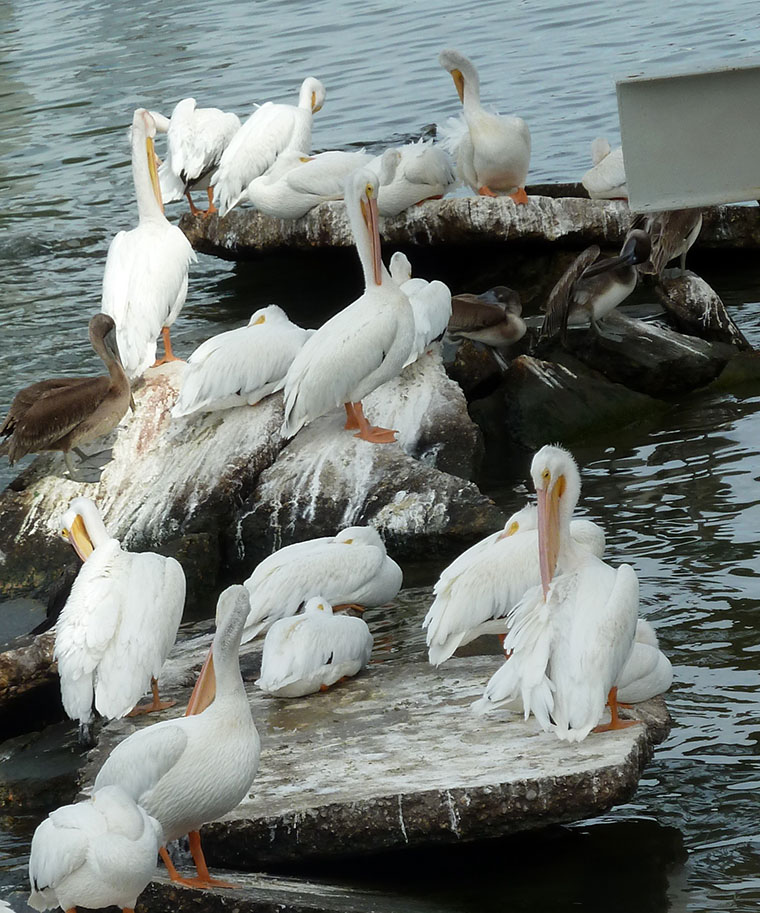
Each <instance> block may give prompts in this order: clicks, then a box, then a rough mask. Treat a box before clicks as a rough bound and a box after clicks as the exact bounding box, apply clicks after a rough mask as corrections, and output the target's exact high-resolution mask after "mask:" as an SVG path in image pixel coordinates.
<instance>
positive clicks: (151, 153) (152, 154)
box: [145, 136, 164, 212]
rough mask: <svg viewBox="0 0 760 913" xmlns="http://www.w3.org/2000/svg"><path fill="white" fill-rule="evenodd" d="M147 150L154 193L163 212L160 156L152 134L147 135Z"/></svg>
mask: <svg viewBox="0 0 760 913" xmlns="http://www.w3.org/2000/svg"><path fill="white" fill-rule="evenodd" d="M145 151H146V154H147V156H148V171H149V172H150V183H151V184H152V185H153V193H154V194H155V195H156V199H157V200H158V205H159V206H160V207H161V212H163V211H164V204H163V202H162V200H161V185H160V183H159V180H158V165H157V164H156V162H158V156H157V155H156V148H155V145H154V143H153V137H152V136H146V137H145Z"/></svg>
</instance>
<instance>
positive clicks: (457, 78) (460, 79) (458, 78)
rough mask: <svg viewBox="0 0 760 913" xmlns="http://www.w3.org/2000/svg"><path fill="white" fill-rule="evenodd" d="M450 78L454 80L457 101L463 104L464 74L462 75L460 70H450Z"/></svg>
mask: <svg viewBox="0 0 760 913" xmlns="http://www.w3.org/2000/svg"><path fill="white" fill-rule="evenodd" d="M451 78H452V79H453V80H454V85H455V86H456V87H457V94H458V95H459V101H461V102H462V104H464V76H462V71H461V70H452V71H451Z"/></svg>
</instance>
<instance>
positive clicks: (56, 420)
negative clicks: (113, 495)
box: [0, 314, 131, 479]
mask: <svg viewBox="0 0 760 913" xmlns="http://www.w3.org/2000/svg"><path fill="white" fill-rule="evenodd" d="M89 333H90V342H91V343H92V347H93V349H95V351H96V352H97V354H98V355H99V356H100V357H101V359H102V360H103V363H104V364H105V366H106V367H107V368H108V376H107V377H105V376H101V377H56V378H53V379H51V380H41V381H38V383H36V384H31V385H30V386H28V387H24V389H23V390H19V392H18V393H17V394H16V395H15V397H14V398H13V402H12V403H11V408H10V409H9V410H8V414H7V415H6V417H5V420H4V421H3V424H2V425H0V435H3V436H4V437H6V438H8V441H7V443H6V444H5V446H7V448H8V461H9V462H10V464H11V466H12V465H13V464H14V463H15V462H16V460H20V459H21V457H23V456H25V455H26V454H27V453H39V452H40V451H43V450H60V451H62V452H63V458H64V460H65V461H66V466H67V467H68V470H69V472H70V473H71V477H72V478H74V479H76V478H77V473H76V471H75V469H74V466H73V463H72V462H71V450H74V451H76V453H77V454H78V455H79V456H80V457H81V458H82V459H84V456H85V455H84V454H83V453H82V452H81V451H80V450H79V449H78V445H80V444H86V443H88V442H89V441H94V440H96V439H97V438H99V437H103V436H104V435H106V434H108V432H109V431H112V430H113V429H114V428H115V427H116V426H117V425H118V424H119V422H120V421H121V419H122V417H123V415H124V413H125V412H126V411H127V408H128V407H129V404H130V402H131V393H130V389H129V380H128V379H127V375H126V374H125V373H124V368H123V367H122V365H121V360H120V358H119V347H118V345H117V342H116V328H115V326H114V322H113V320H111V318H110V317H107V316H106V315H105V314H95V316H94V317H91V318H90V328H89Z"/></svg>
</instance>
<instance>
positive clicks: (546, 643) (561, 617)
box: [476, 445, 639, 741]
mask: <svg viewBox="0 0 760 913" xmlns="http://www.w3.org/2000/svg"><path fill="white" fill-rule="evenodd" d="M531 476H532V478H533V482H534V484H535V486H536V493H537V495H538V550H539V566H540V574H541V584H540V585H539V586H537V587H534V588H533V589H531V590H529V591H528V592H527V593H526V594H525V596H524V597H523V599H522V600H521V601H520V602H519V603H518V605H517V606H516V607H515V608H514V610H513V611H512V612H511V614H510V616H509V618H508V621H509V624H510V631H509V634H508V635H507V638H506V640H505V642H504V649H505V651H506V652H507V655H508V657H509V658H508V659H507V660H506V661H505V663H504V665H503V666H502V667H501V668H500V669H499V670H498V671H497V672H496V674H495V675H494V676H493V677H492V678H491V680H490V681H489V683H488V685H487V686H486V690H485V694H484V696H483V697H482V698H481V699H480V701H478V702H477V704H476V707H477V709H478V710H480V711H483V710H488V709H491V708H492V707H495V706H499V705H501V704H507V705H509V704H513V702H515V701H519V700H521V701H522V706H523V708H524V713H525V716H526V718H527V716H528V714H530V713H533V714H534V715H535V717H536V719H537V720H538V722H539V724H540V725H541V727H542V728H543V729H545V730H550V729H551V730H553V731H554V732H555V733H556V735H557V736H558V737H559V738H561V739H565V740H567V741H581V740H582V739H585V738H586V736H587V735H588V734H589V732H591V730H592V729H593V728H594V727H595V726H597V724H598V723H599V721H600V720H601V718H602V715H603V713H604V707H605V703H607V702H608V703H609V705H610V708H611V714H612V717H611V721H610V723H609V724H607V725H605V726H603V727H599V729H598V730H597V731H602V730H605V729H618V728H622V727H624V726H628V725H633V723H632V722H621V721H620V720H619V718H618V714H617V700H616V694H617V687H616V686H617V682H618V680H619V678H620V674H621V672H622V670H623V668H624V666H625V664H626V662H627V660H628V657H629V656H630V654H631V650H632V648H633V642H634V637H635V633H636V624H637V620H638V607H639V583H638V579H637V577H636V574H635V572H634V570H633V568H632V567H631V566H630V565H628V564H623V565H621V566H620V567H619V568H617V570H615V569H613V568H611V567H610V566H609V565H608V564H605V562H603V561H602V560H600V559H599V558H597V557H596V556H595V555H593V554H591V553H590V552H589V551H587V550H584V549H582V548H579V547H578V545H577V544H576V542H575V541H574V539H573V537H572V535H571V533H570V518H571V516H572V513H573V510H574V508H575V505H576V504H577V501H578V496H579V494H580V474H579V473H578V467H577V466H576V464H575V461H574V460H573V458H572V456H571V455H570V454H569V453H568V452H567V451H566V450H563V449H562V448H561V447H552V446H548V445H547V446H545V447H542V448H541V450H539V451H538V453H537V454H536V455H535V456H534V458H533V462H532V464H531ZM556 572H559V573H557V575H556V576H555V573H556Z"/></svg>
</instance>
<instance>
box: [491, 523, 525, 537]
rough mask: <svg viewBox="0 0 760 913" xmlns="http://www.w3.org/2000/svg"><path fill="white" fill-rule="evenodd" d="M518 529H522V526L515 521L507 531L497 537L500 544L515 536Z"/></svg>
mask: <svg viewBox="0 0 760 913" xmlns="http://www.w3.org/2000/svg"><path fill="white" fill-rule="evenodd" d="M518 529H520V524H519V523H518V522H517V520H513V521H512V522H511V523H510V524H509V526H508V527H507V528H506V529H504V530H502V531H501V532H500V533H499V535H498V536H497V537H496V541H497V542H500V541H501V540H502V539H506V538H507V536H514V534H515V533H516V532H517V530H518Z"/></svg>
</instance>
